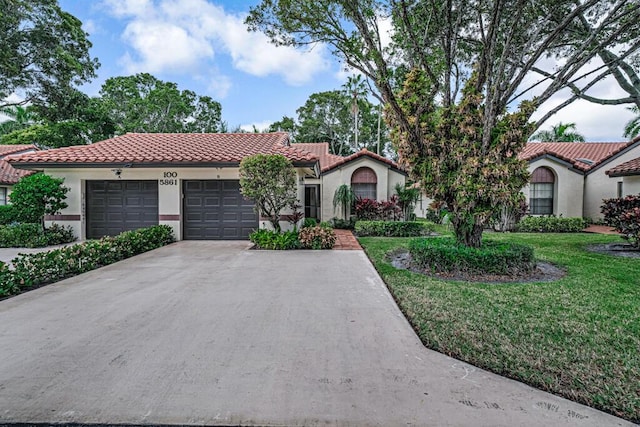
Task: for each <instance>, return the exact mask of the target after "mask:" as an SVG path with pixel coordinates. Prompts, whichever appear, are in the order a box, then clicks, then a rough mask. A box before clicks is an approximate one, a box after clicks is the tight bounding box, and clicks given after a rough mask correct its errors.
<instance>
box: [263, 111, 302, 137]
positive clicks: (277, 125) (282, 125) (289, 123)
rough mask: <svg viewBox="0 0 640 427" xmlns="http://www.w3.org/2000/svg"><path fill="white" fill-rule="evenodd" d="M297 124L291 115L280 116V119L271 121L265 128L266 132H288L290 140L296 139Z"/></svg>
mask: <svg viewBox="0 0 640 427" xmlns="http://www.w3.org/2000/svg"><path fill="white" fill-rule="evenodd" d="M297 131H298V126H297V124H296V121H295V120H294V119H293V118H292V117H288V116H282V119H280V120H278V121H277V122H273V123H271V124H270V125H269V127H268V128H267V132H288V133H289V137H290V138H291V140H292V141H295V140H296V136H297Z"/></svg>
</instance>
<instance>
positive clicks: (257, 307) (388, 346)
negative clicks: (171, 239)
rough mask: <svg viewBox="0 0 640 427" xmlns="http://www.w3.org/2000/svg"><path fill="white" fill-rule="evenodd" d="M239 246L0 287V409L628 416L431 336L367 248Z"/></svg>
mask: <svg viewBox="0 0 640 427" xmlns="http://www.w3.org/2000/svg"><path fill="white" fill-rule="evenodd" d="M249 245H250V243H248V242H184V241H183V242H178V243H176V244H173V245H169V246H166V247H163V248H160V249H158V250H155V251H152V252H148V253H146V254H143V255H139V256H137V257H134V258H131V259H128V260H125V261H122V262H119V263H116V264H113V265H110V266H108V267H105V268H102V269H99V270H95V271H92V272H89V273H86V274H83V275H81V276H78V277H75V278H71V279H67V280H65V281H62V282H59V283H58V284H54V285H50V286H46V287H43V288H40V289H37V290H35V291H32V292H28V293H26V294H22V295H19V296H17V297H15V298H11V299H8V300H4V301H0V325H2V329H1V333H0V360H2V363H0V423H10V422H22V423H36V422H46V423H105V424H107V423H108V424H190V425H239V424H242V425H287V426H313V425H342V426H407V425H413V426H443V425H452V426H468V425H474V426H481V425H485V426H540V425H544V426H571V425H575V426H622V425H630V424H628V423H626V422H624V421H623V420H620V419H618V418H615V417H612V416H609V415H607V414H604V413H602V412H599V411H596V410H594V409H591V408H588V407H586V406H582V405H579V404H576V403H573V402H570V401H567V400H565V399H561V398H559V397H556V396H553V395H550V394H548V393H544V392H542V391H539V390H535V389H533V388H531V387H528V386H525V385H523V384H521V383H518V382H515V381H511V380H508V379H505V378H502V377H500V376H498V375H494V374H491V373H489V372H486V371H483V370H481V369H477V368H475V367H473V366H470V365H468V364H466V363H462V362H460V361H457V360H455V359H451V358H449V357H447V356H444V355H442V354H439V353H436V352H433V351H430V350H427V349H425V348H424V346H423V345H422V344H421V343H420V341H419V340H418V338H417V336H416V335H415V333H414V332H413V330H412V329H411V327H410V325H409V324H408V323H407V321H406V319H405V318H404V317H403V315H402V313H401V312H400V311H399V310H398V308H397V306H396V305H395V303H394V301H393V299H392V298H391V296H390V294H389V292H388V290H387V289H386V287H385V285H384V283H382V281H381V280H380V278H379V276H378V275H377V273H376V271H375V269H374V268H373V266H372V265H371V263H370V262H369V260H368V259H367V258H366V256H365V255H364V253H363V252H362V251H283V252H277V251H256V250H248V247H249Z"/></svg>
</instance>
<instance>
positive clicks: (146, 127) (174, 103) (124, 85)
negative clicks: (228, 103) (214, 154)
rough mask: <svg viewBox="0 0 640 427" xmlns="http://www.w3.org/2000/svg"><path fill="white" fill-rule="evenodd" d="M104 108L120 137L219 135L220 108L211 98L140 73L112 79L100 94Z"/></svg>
mask: <svg viewBox="0 0 640 427" xmlns="http://www.w3.org/2000/svg"><path fill="white" fill-rule="evenodd" d="M100 98H101V99H100V104H101V108H102V109H103V111H104V112H105V113H106V115H107V116H108V117H109V118H110V119H111V120H112V121H113V122H114V123H115V126H116V134H123V133H126V132H141V133H176V132H198V133H201V132H219V131H220V128H221V117H220V116H221V110H222V107H221V106H220V104H219V103H218V102H216V101H214V100H213V99H211V98H210V97H208V96H198V95H196V94H195V93H194V92H192V91H190V90H183V91H181V90H179V89H178V86H177V84H175V83H172V82H165V81H162V80H159V79H157V78H156V77H154V76H152V75H151V74H147V73H140V74H136V75H133V76H126V77H112V78H110V79H107V81H106V82H105V83H104V85H103V86H102V89H101V90H100Z"/></svg>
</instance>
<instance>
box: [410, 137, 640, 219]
mask: <svg viewBox="0 0 640 427" xmlns="http://www.w3.org/2000/svg"><path fill="white" fill-rule="evenodd" d="M520 158H522V159H524V160H527V161H528V162H529V168H528V169H529V172H530V173H531V180H530V183H529V185H527V186H525V187H524V188H523V189H522V192H523V194H524V195H525V197H526V199H527V203H528V204H529V211H530V214H531V215H556V216H560V215H562V216H563V217H587V218H593V219H595V218H601V217H602V214H601V213H600V206H601V205H602V200H603V199H608V198H613V197H622V196H626V195H629V194H638V193H640V138H636V139H634V140H633V141H630V142H529V143H527V145H526V146H525V148H524V150H523V152H522V153H521V154H520ZM612 178H615V179H612ZM431 202H432V200H431V199H429V198H428V197H427V196H426V195H424V194H423V195H422V199H421V200H419V201H418V203H417V204H416V209H415V214H416V215H417V216H419V217H424V216H426V212H427V210H428V208H429V204H430V203H431Z"/></svg>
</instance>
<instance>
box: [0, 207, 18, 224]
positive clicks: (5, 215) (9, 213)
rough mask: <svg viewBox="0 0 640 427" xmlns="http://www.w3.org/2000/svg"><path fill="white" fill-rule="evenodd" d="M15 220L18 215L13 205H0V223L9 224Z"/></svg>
mask: <svg viewBox="0 0 640 427" xmlns="http://www.w3.org/2000/svg"><path fill="white" fill-rule="evenodd" d="M17 220H18V217H17V215H16V211H15V209H13V205H0V225H6V224H11V223H12V222H16V221H17Z"/></svg>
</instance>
